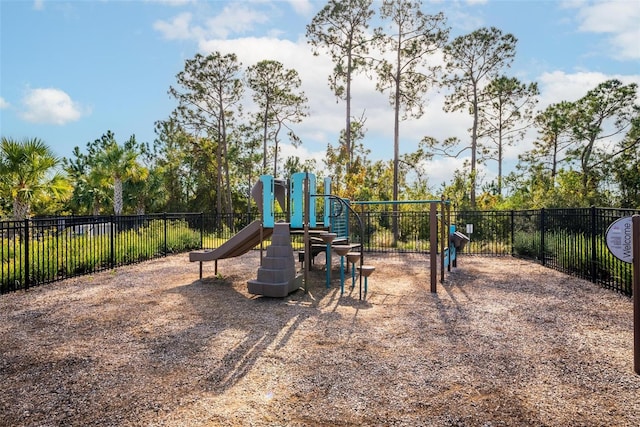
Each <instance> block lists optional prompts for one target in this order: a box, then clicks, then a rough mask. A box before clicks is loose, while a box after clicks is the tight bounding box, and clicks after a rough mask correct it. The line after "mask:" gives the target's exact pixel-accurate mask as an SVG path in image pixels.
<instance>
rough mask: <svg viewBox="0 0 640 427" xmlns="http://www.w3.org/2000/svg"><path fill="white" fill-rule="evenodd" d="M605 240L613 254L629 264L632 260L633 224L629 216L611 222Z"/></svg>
mask: <svg viewBox="0 0 640 427" xmlns="http://www.w3.org/2000/svg"><path fill="white" fill-rule="evenodd" d="M606 240H607V248H609V251H611V253H612V254H613V256H615V257H616V258H618V259H619V260H620V261H624V262H628V263H629V264H631V262H633V225H632V222H631V217H630V216H628V217H624V218H620V219H618V220H616V221H614V222H613V223H611V225H610V226H609V228H608V229H607V237H606Z"/></svg>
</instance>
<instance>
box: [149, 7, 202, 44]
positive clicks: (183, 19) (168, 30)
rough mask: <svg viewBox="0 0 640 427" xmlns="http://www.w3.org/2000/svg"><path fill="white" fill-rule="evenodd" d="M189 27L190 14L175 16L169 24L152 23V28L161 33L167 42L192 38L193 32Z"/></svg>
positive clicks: (163, 22) (164, 22) (165, 22)
mask: <svg viewBox="0 0 640 427" xmlns="http://www.w3.org/2000/svg"><path fill="white" fill-rule="evenodd" d="M190 25H191V14H190V13H189V12H184V13H181V14H179V15H176V16H175V17H174V18H173V19H172V20H171V21H170V22H167V21H156V22H154V23H153V28H154V29H155V30H157V31H159V32H160V33H162V35H163V36H164V38H165V39H167V40H187V39H190V38H192V37H193V31H192V29H191V28H190Z"/></svg>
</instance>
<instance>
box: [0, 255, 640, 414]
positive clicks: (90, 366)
mask: <svg viewBox="0 0 640 427" xmlns="http://www.w3.org/2000/svg"><path fill="white" fill-rule="evenodd" d="M321 258H322V256H319V257H318V259H317V260H316V268H315V269H314V270H313V271H312V273H311V276H310V283H309V286H308V290H309V292H307V293H305V292H303V291H302V290H299V291H296V292H294V293H292V294H290V295H289V296H288V297H286V298H265V297H259V296H255V295H251V294H249V293H248V292H247V284H246V282H247V280H249V279H253V278H255V275H256V270H257V267H258V264H259V255H258V253H256V252H252V253H249V254H247V255H244V256H242V257H240V258H236V259H230V260H224V261H221V262H220V263H219V272H220V276H219V277H213V268H212V266H209V265H207V266H206V267H205V276H207V277H205V278H204V279H203V280H198V266H197V264H191V263H189V262H188V256H187V255H184V254H183V255H176V256H171V257H167V258H163V259H158V260H153V261H149V262H145V263H142V264H138V265H134V266H129V267H124V268H119V269H117V270H114V271H107V272H103V273H99V274H94V275H91V276H85V277H79V278H74V279H70V280H66V281H63V282H59V283H55V284H50V285H46V286H42V287H39V288H35V289H31V290H29V291H27V292H24V291H21V292H16V293H12V294H8V295H2V296H0V425H2V426H228V425H232V426H233V425H237V426H272V425H293V426H301V425H308V426H316V425H318V426H336V425H337V426H356V425H357V426H359V425H372V426H377V425H380V426H391V425H393V426H416V425H425V426H427V425H428V426H530V425H535V426H559V425H562V426H614V425H615V426H638V425H640V376H639V375H636V374H635V373H634V371H633V318H632V313H633V307H632V302H631V300H630V299H629V298H627V297H624V296H621V295H618V294H616V293H614V292H611V291H608V290H604V289H600V288H598V287H597V286H595V285H593V284H591V283H588V282H585V281H583V280H579V279H576V278H573V277H569V276H566V275H563V274H561V273H558V272H555V271H553V270H549V269H545V268H543V267H541V266H539V265H536V264H533V263H530V262H527V261H522V260H518V259H514V258H506V257H505V258H483V257H463V258H462V259H461V260H460V262H459V268H457V269H455V270H454V271H453V272H452V273H450V274H448V275H447V278H446V281H445V283H444V284H439V286H438V292H437V293H435V294H434V293H431V292H430V289H429V272H428V261H427V259H426V258H424V257H422V256H419V255H394V256H389V255H385V256H377V255H376V256H369V257H367V259H366V263H367V264H371V265H374V266H375V267H376V271H375V272H374V274H373V275H372V276H371V278H370V280H369V286H370V289H369V293H368V294H367V295H366V298H365V299H364V300H362V301H361V300H359V298H358V296H359V294H358V287H357V286H356V287H355V288H354V289H351V288H350V287H349V286H347V290H346V292H345V294H344V295H340V291H339V274H338V272H337V271H336V270H335V269H334V271H333V280H332V286H331V288H329V289H327V288H325V285H324V279H325V272H324V271H323V263H322V259H321Z"/></svg>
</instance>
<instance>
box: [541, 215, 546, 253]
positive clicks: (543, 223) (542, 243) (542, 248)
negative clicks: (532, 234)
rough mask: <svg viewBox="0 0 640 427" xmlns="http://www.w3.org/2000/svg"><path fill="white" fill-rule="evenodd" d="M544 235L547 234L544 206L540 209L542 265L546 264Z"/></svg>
mask: <svg viewBox="0 0 640 427" xmlns="http://www.w3.org/2000/svg"><path fill="white" fill-rule="evenodd" d="M544 235H545V213H544V208H542V209H540V261H541V262H542V265H546V259H545V253H544Z"/></svg>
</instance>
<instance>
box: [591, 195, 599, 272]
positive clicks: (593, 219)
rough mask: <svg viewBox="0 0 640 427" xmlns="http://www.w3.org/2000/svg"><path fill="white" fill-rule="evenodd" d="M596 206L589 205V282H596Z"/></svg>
mask: <svg viewBox="0 0 640 427" xmlns="http://www.w3.org/2000/svg"><path fill="white" fill-rule="evenodd" d="M596 234H597V227H596V207H595V206H593V205H592V206H591V282H593V283H597V282H598V279H597V277H596V271H597V269H596V267H597V262H598V257H597V254H596V247H597V245H596Z"/></svg>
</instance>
